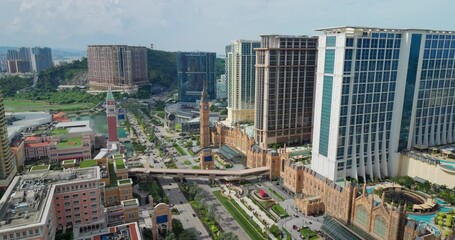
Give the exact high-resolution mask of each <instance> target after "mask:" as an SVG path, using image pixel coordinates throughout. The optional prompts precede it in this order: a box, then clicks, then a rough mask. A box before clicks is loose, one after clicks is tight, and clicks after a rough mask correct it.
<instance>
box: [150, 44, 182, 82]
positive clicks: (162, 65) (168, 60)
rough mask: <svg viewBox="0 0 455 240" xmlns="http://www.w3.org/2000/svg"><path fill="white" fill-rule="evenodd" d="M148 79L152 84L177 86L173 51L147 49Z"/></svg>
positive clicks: (175, 62)
mask: <svg viewBox="0 0 455 240" xmlns="http://www.w3.org/2000/svg"><path fill="white" fill-rule="evenodd" d="M147 63H148V70H149V71H148V74H149V80H150V82H151V83H152V85H161V86H163V87H166V88H172V87H174V88H176V87H177V60H176V54H175V52H166V51H160V50H152V49H147Z"/></svg>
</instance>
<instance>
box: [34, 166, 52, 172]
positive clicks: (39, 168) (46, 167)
mask: <svg viewBox="0 0 455 240" xmlns="http://www.w3.org/2000/svg"><path fill="white" fill-rule="evenodd" d="M49 166H50V165H37V166H33V167H32V168H31V169H30V171H40V170H48V169H49Z"/></svg>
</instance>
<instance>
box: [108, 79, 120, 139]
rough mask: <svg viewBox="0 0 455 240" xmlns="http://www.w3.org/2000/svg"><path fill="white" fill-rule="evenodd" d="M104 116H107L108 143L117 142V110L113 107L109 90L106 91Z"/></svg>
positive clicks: (112, 99) (113, 100)
mask: <svg viewBox="0 0 455 240" xmlns="http://www.w3.org/2000/svg"><path fill="white" fill-rule="evenodd" d="M106 115H107V132H108V139H107V142H108V144H109V143H116V142H118V136H117V108H116V106H115V99H114V95H113V94H112V91H111V88H110V87H109V89H108V90H107V96H106Z"/></svg>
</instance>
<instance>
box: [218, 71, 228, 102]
mask: <svg viewBox="0 0 455 240" xmlns="http://www.w3.org/2000/svg"><path fill="white" fill-rule="evenodd" d="M226 90H227V85H226V75H225V74H221V76H220V78H219V79H217V80H216V98H217V99H226V98H227V91H226Z"/></svg>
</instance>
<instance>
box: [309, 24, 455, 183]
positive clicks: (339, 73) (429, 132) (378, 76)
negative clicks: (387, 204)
mask: <svg viewBox="0 0 455 240" xmlns="http://www.w3.org/2000/svg"><path fill="white" fill-rule="evenodd" d="M321 31H323V33H324V34H323V36H321V37H320V38H319V52H318V73H317V86H316V94H315V95H316V99H315V102H316V103H318V104H316V105H315V117H314V139H313V146H314V147H313V149H314V151H313V153H314V154H313V161H312V169H314V170H315V171H317V172H318V173H320V174H322V175H324V176H326V177H328V178H329V179H332V180H342V179H344V178H345V177H346V176H351V177H354V178H359V177H361V178H364V179H365V178H370V179H371V178H373V177H375V176H377V177H384V176H396V175H397V174H398V169H399V161H398V159H399V152H401V151H403V150H406V149H410V148H411V147H412V146H415V145H427V146H432V145H441V144H447V143H452V142H453V141H454V140H455V139H454V137H455V119H454V118H453V117H452V116H453V109H454V108H453V106H454V104H455V102H454V100H455V92H454V91H455V85H454V83H453V79H454V76H453V74H452V73H453V69H454V65H453V62H454V55H455V34H454V33H453V32H443V31H432V30H412V29H409V30H407V29H378V28H360V27H341V28H327V29H322V30H321Z"/></svg>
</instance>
